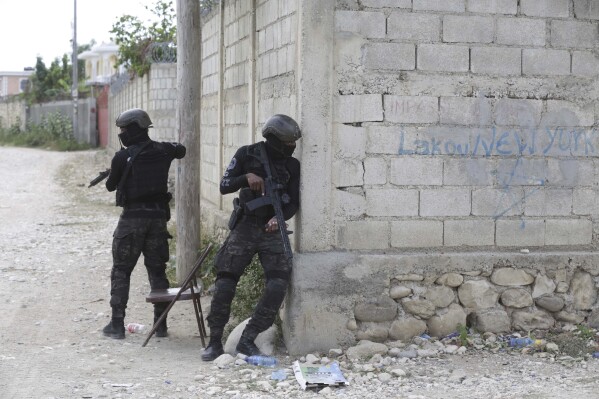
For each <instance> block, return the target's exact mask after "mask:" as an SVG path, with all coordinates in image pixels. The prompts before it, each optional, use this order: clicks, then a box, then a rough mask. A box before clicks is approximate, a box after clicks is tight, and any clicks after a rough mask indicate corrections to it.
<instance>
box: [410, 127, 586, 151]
mask: <svg viewBox="0 0 599 399" xmlns="http://www.w3.org/2000/svg"><path fill="white" fill-rule="evenodd" d="M489 130H490V133H480V134H477V135H476V136H474V137H472V142H470V141H471V139H470V138H468V137H467V138H465V140H459V139H445V138H436V137H430V138H416V139H414V140H412V141H411V142H410V141H408V140H407V139H406V133H405V132H404V131H402V132H400V139H399V151H398V153H399V155H462V156H465V157H476V156H483V157H489V156H510V155H516V156H535V155H542V156H543V155H548V154H556V155H559V153H562V155H581V156H591V155H594V154H595V151H596V149H595V144H594V143H593V139H595V138H596V137H597V131H596V130H595V129H568V128H563V127H554V128H549V127H547V128H544V129H532V128H527V129H526V130H524V129H518V130H510V129H499V128H497V127H491V128H490V129H489Z"/></svg>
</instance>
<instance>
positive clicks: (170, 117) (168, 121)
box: [108, 63, 178, 150]
mask: <svg viewBox="0 0 599 399" xmlns="http://www.w3.org/2000/svg"><path fill="white" fill-rule="evenodd" d="M131 108H142V109H144V110H145V111H146V112H147V113H148V115H150V119H152V122H153V126H154V127H153V128H151V129H150V138H152V139H153V140H156V141H177V138H178V134H177V131H176V122H177V64H174V63H168V64H152V67H151V68H150V72H148V73H147V74H146V75H144V76H143V77H141V78H139V77H134V78H132V79H130V80H129V81H128V82H127V84H125V85H124V86H123V87H122V88H121V89H120V90H119V91H116V92H115V91H111V92H110V94H109V96H108V112H109V115H110V121H109V126H110V133H109V135H108V147H109V148H110V149H111V150H118V149H119V148H120V143H119V139H118V134H119V132H120V131H119V130H118V128H117V127H116V126H115V124H114V121H116V118H117V117H118V116H119V114H120V113H121V112H123V111H125V110H127V109H131Z"/></svg>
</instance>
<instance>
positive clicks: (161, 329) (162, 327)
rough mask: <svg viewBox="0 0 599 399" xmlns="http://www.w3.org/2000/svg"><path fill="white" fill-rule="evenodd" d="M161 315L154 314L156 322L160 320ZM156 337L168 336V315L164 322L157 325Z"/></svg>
mask: <svg viewBox="0 0 599 399" xmlns="http://www.w3.org/2000/svg"><path fill="white" fill-rule="evenodd" d="M159 318H160V316H159V317H156V316H154V324H156V322H157V321H158V319H159ZM155 334H156V337H158V338H164V337H168V327H167V325H166V317H165V318H164V320H162V323H160V324H158V327H156V332H155Z"/></svg>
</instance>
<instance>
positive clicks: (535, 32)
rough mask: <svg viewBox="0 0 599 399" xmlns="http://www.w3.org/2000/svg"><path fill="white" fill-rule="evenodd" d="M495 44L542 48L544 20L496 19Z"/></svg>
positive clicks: (544, 36)
mask: <svg viewBox="0 0 599 399" xmlns="http://www.w3.org/2000/svg"><path fill="white" fill-rule="evenodd" d="M496 23H497V28H496V29H497V32H496V39H495V41H496V43H497V44H507V45H514V46H544V45H545V43H546V33H545V20H541V19H532V18H498V19H497V22H496Z"/></svg>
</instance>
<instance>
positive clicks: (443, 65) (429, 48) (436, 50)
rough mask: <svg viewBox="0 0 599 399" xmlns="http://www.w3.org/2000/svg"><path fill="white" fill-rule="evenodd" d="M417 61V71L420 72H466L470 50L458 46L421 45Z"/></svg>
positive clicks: (468, 66) (468, 65)
mask: <svg viewBox="0 0 599 399" xmlns="http://www.w3.org/2000/svg"><path fill="white" fill-rule="evenodd" d="M417 59H418V61H417V65H418V68H417V69H418V70H421V71H436V72H468V69H469V68H470V49H469V48H468V47H467V46H460V45H447V44H421V45H419V46H418V50H417Z"/></svg>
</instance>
